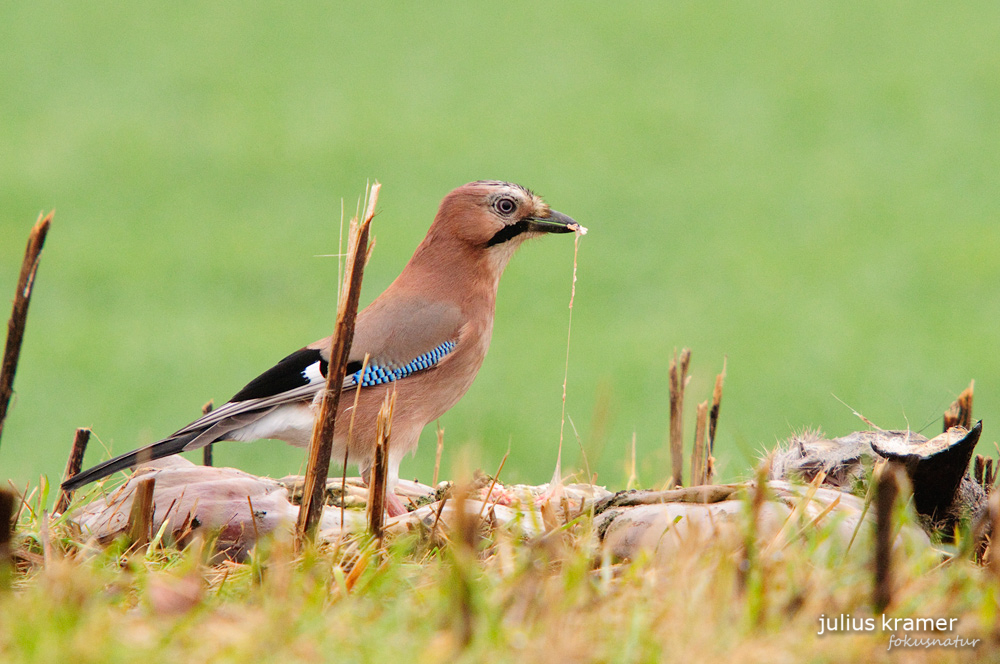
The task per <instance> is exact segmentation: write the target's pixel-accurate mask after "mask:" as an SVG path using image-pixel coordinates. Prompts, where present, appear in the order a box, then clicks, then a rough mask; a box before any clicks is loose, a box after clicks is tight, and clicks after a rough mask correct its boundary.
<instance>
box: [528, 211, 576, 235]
mask: <svg viewBox="0 0 1000 664" xmlns="http://www.w3.org/2000/svg"><path fill="white" fill-rule="evenodd" d="M525 221H527V222H528V228H527V230H529V231H535V232H537V233H572V232H573V231H578V230H580V224H578V223H576V222H575V221H573V219H571V218H570V217H567V216H566V215H564V214H563V213H562V212H556V211H555V210H549V216H547V217H544V218H543V217H531V218H530V219H525Z"/></svg>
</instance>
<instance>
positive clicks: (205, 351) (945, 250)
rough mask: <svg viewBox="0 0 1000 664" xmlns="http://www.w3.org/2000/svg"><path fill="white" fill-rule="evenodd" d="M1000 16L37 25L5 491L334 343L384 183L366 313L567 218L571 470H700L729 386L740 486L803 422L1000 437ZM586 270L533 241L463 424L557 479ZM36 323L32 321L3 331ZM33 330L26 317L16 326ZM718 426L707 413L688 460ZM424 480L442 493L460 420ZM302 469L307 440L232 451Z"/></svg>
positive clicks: (725, 472)
mask: <svg viewBox="0 0 1000 664" xmlns="http://www.w3.org/2000/svg"><path fill="white" fill-rule="evenodd" d="M997 34H1000V7H998V6H997V5H996V4H995V3H988V2H978V3H977V2H972V3H961V4H956V5H951V4H947V5H936V6H935V5H930V4H922V5H915V4H913V3H904V2H884V3H869V2H825V3H799V2H776V3H769V4H762V3H753V2H732V3H702V2H676V3H663V2H648V3H606V2H583V3H573V4H566V3H537V2H507V3H490V4H480V3H467V2H439V3H389V4H384V5H381V6H380V5H378V4H377V3H370V2H338V3H318V2H317V3H311V2H303V3H295V4H293V5H287V4H280V3H274V4H263V3H259V2H213V3H201V2H199V3H192V2H179V3H168V4H167V5H154V4H152V3H124V4H123V3H104V2H94V3H86V4H76V5H70V6H66V5H59V6H56V5H49V4H46V3H15V2H10V3H4V5H3V7H2V8H0V62H2V63H3V64H2V67H0V239H2V242H0V291H2V292H3V295H4V298H5V299H4V302H5V303H6V302H9V299H8V298H10V297H11V296H12V294H13V290H14V285H15V283H16V277H17V270H18V267H19V265H20V261H21V257H22V255H23V251H24V243H25V240H26V237H27V232H28V230H29V228H30V226H31V224H32V223H33V222H34V221H35V219H36V216H37V215H38V213H39V211H41V210H46V211H47V210H49V209H51V208H55V210H56V216H55V221H54V225H53V227H52V231H51V233H50V235H49V239H48V242H47V245H46V248H45V254H44V258H43V261H42V265H41V269H40V272H39V276H38V281H37V285H36V289H35V296H34V301H33V302H32V305H31V315H30V317H29V321H28V330H27V336H26V341H25V345H24V350H23V354H22V360H21V368H20V371H19V373H18V374H17V381H16V384H15V388H16V391H17V394H16V402H15V405H14V408H13V410H12V412H11V413H10V416H9V419H8V423H7V427H6V430H5V432H4V436H3V440H2V444H0V480H6V479H7V478H12V479H13V480H14V481H15V482H17V483H19V484H21V485H24V484H25V483H27V482H29V481H32V482H34V481H37V479H38V475H39V473H45V474H47V475H48V476H49V477H50V478H51V479H57V478H58V477H59V476H60V474H61V472H62V468H63V465H64V463H65V458H66V454H67V451H68V448H69V445H70V441H71V440H72V437H73V430H74V429H75V428H76V427H79V426H89V427H92V428H93V429H94V431H95V433H96V435H97V436H98V437H99V440H100V442H98V441H96V440H95V441H92V443H91V450H90V453H89V454H88V457H87V463H88V465H89V464H91V463H95V462H97V461H99V460H100V459H101V458H103V457H104V456H105V455H106V452H105V451H104V449H103V448H102V444H103V446H104V447H106V448H108V449H110V450H113V451H114V452H123V451H126V450H128V449H132V448H134V447H135V446H137V445H140V444H144V443H148V442H152V441H153V440H156V439H157V438H159V437H161V436H164V435H166V434H169V433H170V432H172V431H173V430H175V429H177V428H179V427H180V426H182V425H184V424H186V423H187V422H188V421H189V420H191V419H193V418H194V417H195V416H197V415H198V413H199V411H200V408H201V405H202V404H203V403H204V402H206V401H207V400H208V399H215V401H216V403H217V404H218V403H221V402H222V401H225V400H226V399H227V398H228V397H229V396H231V395H232V394H233V393H234V392H235V391H237V390H238V389H239V388H240V387H241V386H242V385H243V384H244V383H246V382H247V381H248V380H249V379H251V378H253V377H254V376H255V375H256V374H257V373H259V372H260V371H262V370H263V369H265V368H267V367H269V366H270V365H271V364H272V363H273V362H275V361H276V360H278V359H280V358H281V357H282V356H284V355H285V354H286V353H287V352H290V351H291V350H294V349H296V348H298V347H300V346H301V345H303V344H305V343H308V342H311V341H312V340H314V339H315V338H318V337H321V336H324V335H326V334H328V333H329V331H330V330H331V329H332V324H333V319H334V308H335V291H336V288H335V281H336V274H337V265H336V259H333V258H324V257H318V256H319V255H322V254H333V253H336V250H337V235H338V226H339V222H340V215H341V206H342V205H343V206H344V208H346V209H347V210H348V212H352V211H353V210H354V209H355V207H356V205H357V199H358V197H359V196H360V195H361V194H362V192H363V190H364V187H365V183H366V182H367V181H368V180H369V179H378V180H379V181H381V182H382V183H383V185H384V186H383V191H382V195H381V198H380V201H379V203H380V205H379V207H380V214H379V216H378V218H377V220H376V222H375V233H376V236H377V239H378V244H377V247H376V249H375V253H374V258H373V261H372V263H371V265H370V267H369V270H368V271H367V273H366V281H365V288H364V293H363V296H362V300H363V304H364V303H367V302H369V301H370V300H371V299H372V298H373V297H374V296H375V295H376V294H377V293H378V292H380V291H381V290H382V289H383V288H384V287H385V286H386V285H388V283H389V282H390V281H391V280H392V279H393V278H394V277H395V275H396V274H397V273H398V271H399V270H400V269H401V267H402V266H403V264H404V263H405V261H406V260H407V259H408V257H409V255H410V253H411V252H412V250H413V249H414V247H415V246H416V245H417V243H418V242H419V241H420V239H421V238H422V237H423V235H424V233H425V231H426V229H427V226H428V224H429V223H430V220H431V219H432V217H433V215H434V212H435V211H436V209H437V204H438V202H439V201H440V199H441V197H442V196H443V195H444V194H445V193H447V192H448V191H449V190H451V189H452V188H453V187H455V186H458V185H460V184H462V183H465V182H467V181H470V180H475V179H481V178H499V179H507V180H513V181H516V182H519V183H522V184H524V185H527V186H529V187H531V188H533V189H534V190H535V191H537V192H539V193H541V194H542V195H543V196H545V197H546V199H547V200H548V202H549V203H550V204H551V205H552V206H553V207H554V208H555V209H558V210H560V211H562V212H565V213H566V214H569V215H571V216H573V217H575V218H576V219H577V220H579V221H580V222H581V223H583V224H585V225H587V226H589V227H590V230H591V232H590V234H589V235H588V236H587V237H586V238H584V239H583V240H582V242H581V244H580V255H579V282H578V287H577V293H576V301H575V307H574V313H573V315H574V319H573V332H572V345H571V348H570V367H569V386H568V398H567V412H568V414H569V415H570V416H571V417H572V419H573V422H574V423H575V425H576V429H577V431H578V432H579V441H580V442H579V443H578V442H577V437H576V436H575V435H574V433H573V429H572V428H571V427H570V425H569V424H567V428H566V452H565V457H566V458H565V460H564V463H565V464H566V465H567V466H569V467H571V468H572V467H582V465H583V464H582V461H581V455H580V448H581V445H582V446H583V447H584V448H585V449H586V450H587V452H588V457H589V463H590V466H591V467H592V469H593V470H594V471H596V472H597V473H598V474H599V481H600V482H602V483H606V484H608V485H610V486H613V487H620V486H621V485H622V484H623V483H624V481H625V479H626V477H627V471H626V461H627V459H628V457H629V449H630V446H631V441H632V438H633V435H634V436H635V439H636V441H637V449H638V457H639V478H640V481H641V482H642V483H643V484H646V485H653V484H657V483H659V482H661V481H663V480H664V479H665V478H666V477H667V476H668V473H669V461H668V460H669V455H668V453H667V450H666V448H665V439H666V434H667V413H668V409H667V366H668V360H669V356H670V355H671V353H672V352H673V350H674V349H675V348H680V347H683V346H688V347H690V348H691V349H692V352H693V363H692V372H693V374H694V378H693V380H692V382H691V384H690V391H689V396H688V400H687V407H688V410H689V417H690V416H691V414H693V409H694V405H695V402H696V401H700V400H702V399H704V398H708V396H709V395H710V390H711V385H712V382H713V380H714V376H715V374H716V373H717V372H718V371H719V370H720V369H721V366H722V361H723V357H724V356H728V379H727V382H726V391H725V396H724V401H723V406H722V419H721V425H720V432H719V439H718V450H717V451H718V456H719V457H720V466H721V469H722V476H723V477H724V478H733V477H738V476H741V475H743V474H745V473H746V472H747V469H748V468H749V467H750V466H751V464H752V463H753V461H754V459H755V458H756V456H757V455H758V454H759V453H760V452H761V450H763V449H765V448H769V447H771V446H773V445H774V443H775V442H776V441H777V440H779V439H783V438H785V437H786V436H787V435H789V434H790V433H791V432H793V431H795V430H799V429H801V428H804V427H820V428H822V429H823V430H825V431H826V432H828V433H831V434H837V435H840V434H844V433H847V432H849V431H852V430H855V429H859V428H864V426H865V425H864V424H863V423H862V422H861V421H860V420H858V419H857V418H856V417H855V416H854V415H853V414H852V413H851V410H850V408H848V407H847V406H846V405H844V403H841V400H842V401H843V402H845V403H846V404H849V405H850V406H852V407H853V408H856V409H857V410H859V411H861V412H862V413H864V414H865V415H866V416H867V417H868V418H870V419H871V420H872V421H874V422H875V423H877V424H878V425H880V426H882V427H886V428H888V427H898V428H902V427H906V426H910V427H912V428H914V429H917V430H923V431H925V433H929V434H932V435H933V433H936V432H937V431H938V430H939V427H940V414H941V411H942V410H943V409H944V408H945V407H947V406H948V404H949V403H950V402H951V401H952V399H953V398H954V397H955V396H956V395H957V394H958V392H960V391H961V390H962V389H963V388H964V387H965V386H966V385H967V384H968V382H969V380H970V379H973V378H974V379H976V381H977V382H976V409H975V415H976V416H977V417H982V418H983V419H984V420H985V435H984V438H985V440H986V441H987V442H988V443H989V442H992V441H993V440H995V439H996V438H997V433H995V432H996V431H998V430H997V429H995V428H994V427H993V423H994V422H1000V417H997V416H998V415H1000V393H998V386H997V379H998V378H1000V355H998V353H997V351H996V349H995V347H996V341H997V336H998V322H1000V298H998V290H1000V269H998V267H997V261H996V255H997V253H998V250H1000V231H998V227H997V209H998V204H1000V186H998V179H1000V177H998V174H1000V49H998V48H997V41H996V36H997ZM572 245H573V242H572V239H571V238H567V237H558V236H553V237H547V238H543V239H540V240H537V241H535V242H533V243H530V244H529V245H527V246H525V247H524V248H523V249H522V250H521V252H520V253H519V255H518V256H517V257H516V258H515V259H514V261H512V263H511V265H510V266H509V268H508V270H507V273H506V275H505V277H504V280H503V282H502V284H501V288H500V297H499V304H498V311H497V316H496V328H495V330H494V336H493V345H492V349H491V351H490V355H489V356H488V358H487V360H486V364H485V365H484V367H483V369H482V371H481V372H480V375H479V378H478V379H477V381H476V383H475V384H474V386H473V387H472V389H471V390H470V392H469V394H468V395H467V396H466V398H465V399H464V400H463V401H462V402H460V404H459V405H458V406H457V407H455V408H454V409H453V410H452V411H451V412H449V413H448V414H447V415H446V416H445V417H444V418H443V420H442V424H443V426H444V428H445V430H446V433H445V438H446V447H445V462H444V466H445V469H446V470H447V469H449V468H451V467H452V466H453V465H454V464H455V463H456V461H455V460H456V458H457V456H458V454H459V451H460V450H462V449H465V450H468V451H469V452H468V454H469V455H470V459H471V462H472V463H474V464H476V465H480V466H482V467H483V468H484V469H487V470H488V471H490V472H492V470H493V469H495V467H496V464H497V463H498V462H499V460H500V457H501V456H502V455H503V453H504V451H505V450H506V449H507V447H508V445H509V446H510V449H511V458H510V460H509V461H508V462H507V466H506V468H505V470H504V477H505V478H506V479H507V480H511V481H515V480H516V481H527V482H542V481H545V480H547V479H548V477H549V476H550V475H551V472H552V468H553V465H554V462H555V456H556V446H557V443H558V438H559V427H560V408H561V392H562V381H563V366H564V359H565V353H566V332H567V318H568V310H567V303H568V300H569V288H570V277H571V270H572V259H573V246H572ZM5 306H6V304H5ZM2 315H3V317H4V319H6V316H7V313H6V309H5V310H4V312H3V314H2ZM692 431H693V422H692V421H691V419H689V421H688V424H687V434H688V436H690V434H691V432H692ZM422 440H423V442H422V444H421V447H420V450H419V452H418V453H417V456H416V458H415V459H412V460H407V461H405V462H404V465H403V469H402V474H403V476H404V477H419V478H421V479H424V480H425V481H427V480H429V479H430V474H431V469H432V467H433V460H434V447H435V445H434V432H433V426H431V427H428V430H427V431H425V435H424V438H423V439H422ZM215 454H216V460H217V463H218V464H225V465H233V466H237V467H240V468H244V469H246V470H249V471H252V472H257V473H266V474H271V475H274V476H281V475H284V474H287V473H292V472H299V471H300V470H301V469H302V467H303V458H304V454H303V452H302V451H300V450H296V449H294V448H290V447H288V446H286V445H285V444H283V443H267V442H264V443H256V444H251V445H241V444H238V443H224V444H221V445H218V446H216V452H215Z"/></svg>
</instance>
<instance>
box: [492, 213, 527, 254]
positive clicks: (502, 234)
mask: <svg viewBox="0 0 1000 664" xmlns="http://www.w3.org/2000/svg"><path fill="white" fill-rule="evenodd" d="M530 227H531V220H530V219H522V220H521V221H519V222H517V223H514V224H511V225H509V226H504V227H503V228H501V229H500V230H498V231H497V232H496V233H494V234H493V237H491V238H490V240H489V242H487V243H486V246H487V247H492V246H493V245H495V244H500V243H502V242H506V241H507V240H510V239H511V238H515V237H517V236H518V235H520V234H521V233H523V232H525V231H526V230H528V229H529V228H530Z"/></svg>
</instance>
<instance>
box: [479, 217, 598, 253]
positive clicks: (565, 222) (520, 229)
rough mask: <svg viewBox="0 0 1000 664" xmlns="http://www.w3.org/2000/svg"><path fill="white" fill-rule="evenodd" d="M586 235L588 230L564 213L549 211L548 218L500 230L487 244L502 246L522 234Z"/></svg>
mask: <svg viewBox="0 0 1000 664" xmlns="http://www.w3.org/2000/svg"><path fill="white" fill-rule="evenodd" d="M573 232H578V233H580V234H581V235H583V234H586V232H587V229H586V228H584V227H583V226H581V225H580V224H578V223H576V222H575V221H573V220H572V219H570V218H569V217H567V216H566V215H564V214H563V213H562V212H556V211H555V210H549V216H547V217H525V218H524V219H522V220H520V221H518V222H517V223H515V224H510V225H509V226H504V227H503V228H501V229H500V230H498V231H497V232H496V233H495V234H494V235H493V237H491V238H490V239H489V241H488V242H487V243H486V246H487V247H492V246H493V245H495V244H502V243H504V242H506V241H507V240H510V239H511V238H514V237H517V236H518V235H520V234H521V233H573Z"/></svg>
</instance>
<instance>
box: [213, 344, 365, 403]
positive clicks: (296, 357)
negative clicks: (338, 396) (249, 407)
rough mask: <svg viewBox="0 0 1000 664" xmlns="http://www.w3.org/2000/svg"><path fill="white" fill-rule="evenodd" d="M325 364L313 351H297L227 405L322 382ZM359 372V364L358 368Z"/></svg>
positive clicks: (310, 349)
mask: <svg viewBox="0 0 1000 664" xmlns="http://www.w3.org/2000/svg"><path fill="white" fill-rule="evenodd" d="M327 365H328V363H327V361H326V360H324V359H323V356H322V355H321V354H320V352H319V351H318V350H317V349H315V348H303V349H302V350H297V351H295V352H294V353H292V354H291V355H289V356H288V357H286V358H285V359H283V360H281V361H280V362H278V363H277V364H275V365H274V366H273V367H271V368H270V369H268V370H267V371H265V372H264V373H262V374H261V375H259V376H257V377H256V378H254V379H253V380H252V381H250V382H249V383H247V385H246V387H244V388H243V389H242V390H240V391H239V392H237V393H236V395H235V396H234V397H233V398H232V399H230V401H249V400H251V399H265V398H267V397H272V396H274V395H276V394H281V393H282V392H287V391H289V390H294V389H295V388H297V387H302V386H303V385H308V384H310V383H314V382H322V381H324V380H326V378H325V377H326V370H327ZM358 368H359V369H360V368H361V366H360V364H359V365H358Z"/></svg>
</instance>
